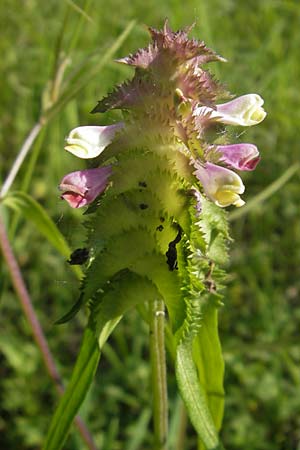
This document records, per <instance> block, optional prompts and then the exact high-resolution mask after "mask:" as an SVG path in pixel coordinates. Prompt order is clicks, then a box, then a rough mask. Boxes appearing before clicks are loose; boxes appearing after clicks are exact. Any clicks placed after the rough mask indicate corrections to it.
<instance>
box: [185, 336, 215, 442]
mask: <svg viewBox="0 0 300 450" xmlns="http://www.w3.org/2000/svg"><path fill="white" fill-rule="evenodd" d="M176 377H177V382H178V386H179V389H180V393H181V396H182V398H183V401H184V403H185V406H186V408H187V411H188V414H189V417H190V420H191V422H192V424H193V426H194V428H195V430H196V431H197V433H198V435H199V437H200V439H201V441H202V442H203V444H204V445H205V447H206V449H207V450H222V449H223V446H222V444H221V443H220V441H219V438H218V433H217V430H216V428H215V425H214V421H213V419H212V416H211V414H210V411H209V408H208V406H207V400H206V395H205V390H204V389H203V387H202V385H201V384H200V383H199V378H198V373H197V369H196V366H195V363H194V361H193V357H192V340H184V341H182V342H181V343H180V344H179V345H178V347H177V354H176Z"/></svg>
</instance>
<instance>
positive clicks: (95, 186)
mask: <svg viewBox="0 0 300 450" xmlns="http://www.w3.org/2000/svg"><path fill="white" fill-rule="evenodd" d="M111 173H112V169H111V166H104V167H99V168H96V169H86V170H78V171H76V172H71V173H69V174H67V175H65V176H64V177H63V179H62V180H61V182H60V185H59V189H60V190H61V191H63V193H62V195H61V198H63V199H64V200H66V201H67V202H68V203H69V205H70V206H71V207H72V208H81V207H82V206H85V205H88V204H89V203H91V202H93V201H94V200H95V198H96V197H98V195H100V194H102V193H103V192H104V191H105V189H106V187H107V185H108V179H109V176H110V175H111Z"/></svg>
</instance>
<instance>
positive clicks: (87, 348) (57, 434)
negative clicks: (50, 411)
mask: <svg viewBox="0 0 300 450" xmlns="http://www.w3.org/2000/svg"><path fill="white" fill-rule="evenodd" d="M120 319H121V317H120V316H119V317H116V318H115V319H114V320H111V321H107V322H106V323H105V326H104V327H102V330H101V332H99V335H98V336H99V338H98V339H97V338H96V336H95V332H94V330H93V329H92V328H91V327H90V326H88V327H87V328H86V330H85V332H84V335H83V340H82V344H81V348H80V351H79V354H78V357H77V360H76V364H75V367H74V370H73V374H72V377H71V380H70V383H69V385H68V387H67V389H66V391H65V393H64V395H63V396H62V398H61V399H60V402H59V405H58V407H57V409H56V411H55V414H54V416H53V418H52V421H51V424H50V427H49V430H48V434H47V437H46V441H45V444H44V447H43V450H60V449H61V448H63V446H64V443H65V440H66V439H67V437H68V433H69V431H70V427H71V425H72V422H73V420H74V418H75V416H76V414H77V412H78V410H79V408H80V406H81V404H82V402H83V400H84V399H85V397H86V395H87V392H88V390H89V388H90V386H91V384H92V381H93V379H94V375H95V372H96V369H97V366H98V362H99V359H100V350H101V348H102V347H103V345H104V344H105V342H106V340H107V339H108V337H109V336H110V334H111V333H112V331H113V330H114V328H115V326H116V325H117V324H118V322H119V321H120Z"/></svg>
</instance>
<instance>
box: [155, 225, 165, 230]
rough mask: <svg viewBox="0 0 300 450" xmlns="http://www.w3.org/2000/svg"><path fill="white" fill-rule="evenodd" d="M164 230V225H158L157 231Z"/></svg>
mask: <svg viewBox="0 0 300 450" xmlns="http://www.w3.org/2000/svg"><path fill="white" fill-rule="evenodd" d="M163 229H164V227H163V225H158V227H156V231H163Z"/></svg>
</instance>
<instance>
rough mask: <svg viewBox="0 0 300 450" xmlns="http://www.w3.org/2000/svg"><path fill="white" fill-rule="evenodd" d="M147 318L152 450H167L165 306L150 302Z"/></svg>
mask: <svg viewBox="0 0 300 450" xmlns="http://www.w3.org/2000/svg"><path fill="white" fill-rule="evenodd" d="M149 318H150V320H149V327H150V337H149V339H150V358H151V372H152V392H153V425H154V450H167V436H168V392H167V370H166V352H165V306H164V302H163V301H162V300H154V301H152V302H150V305H149Z"/></svg>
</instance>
